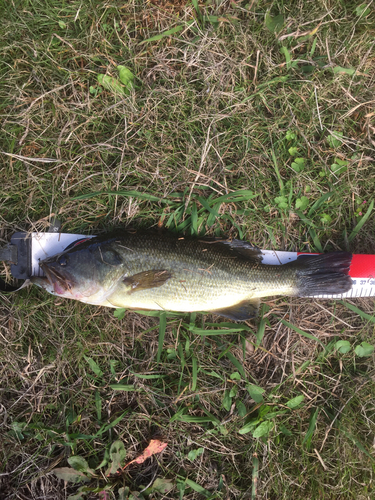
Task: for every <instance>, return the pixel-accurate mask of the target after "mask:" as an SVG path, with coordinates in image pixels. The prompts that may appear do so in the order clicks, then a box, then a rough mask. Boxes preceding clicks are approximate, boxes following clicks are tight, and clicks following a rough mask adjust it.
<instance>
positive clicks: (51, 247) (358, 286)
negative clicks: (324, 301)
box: [12, 233, 375, 299]
mask: <svg viewBox="0 0 375 500" xmlns="http://www.w3.org/2000/svg"><path fill="white" fill-rule="evenodd" d="M18 234H22V233H18ZM23 234H24V233H23ZM15 236H16V235H15ZM90 237H91V236H87V235H83V234H68V233H31V234H29V235H28V238H31V262H30V264H31V265H30V268H31V274H32V276H40V275H41V270H40V267H39V261H40V260H43V259H45V258H46V257H49V256H51V255H55V254H57V253H60V252H62V251H63V250H64V249H65V248H66V247H67V246H68V245H70V244H71V243H73V242H74V241H77V240H80V239H82V238H90ZM12 242H13V240H12ZM262 255H263V260H262V262H263V263H264V264H273V265H278V264H287V263H288V262H291V261H292V260H296V259H297V258H298V257H299V256H303V255H314V254H311V253H310V254H309V253H302V252H278V251H272V250H262ZM349 275H350V276H351V278H352V281H353V286H352V288H351V290H350V291H349V292H347V293H344V294H336V295H316V297H317V298H332V299H341V298H343V297H350V298H355V297H375V255H365V254H353V257H352V262H351V266H350V271H349Z"/></svg>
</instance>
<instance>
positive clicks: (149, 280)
mask: <svg viewBox="0 0 375 500" xmlns="http://www.w3.org/2000/svg"><path fill="white" fill-rule="evenodd" d="M171 276H172V275H171V273H170V272H169V271H166V270H165V269H151V270H149V271H143V272H141V273H138V274H134V275H133V276H127V277H126V278H125V279H124V280H123V283H124V285H125V286H126V287H129V291H128V293H135V292H137V291H139V290H147V289H149V288H156V287H158V286H162V285H164V283H166V282H167V281H168V280H169V278H171Z"/></svg>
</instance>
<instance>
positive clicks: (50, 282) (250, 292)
mask: <svg viewBox="0 0 375 500" xmlns="http://www.w3.org/2000/svg"><path fill="white" fill-rule="evenodd" d="M351 258H352V254H350V253H346V252H334V253H328V254H324V255H315V256H305V257H303V258H300V259H298V260H296V261H293V262H291V263H288V264H284V265H280V266H276V265H275V266H273V265H265V264H262V262H261V259H262V257H261V252H260V250H259V249H257V248H255V247H252V246H251V245H250V244H249V243H246V242H243V241H240V240H218V239H211V240H209V239H198V238H197V239H190V238H185V237H178V236H175V235H173V234H169V233H164V232H147V231H146V232H145V231H124V232H121V233H116V234H110V235H104V236H98V237H94V238H92V239H88V240H84V241H83V242H78V243H76V244H75V245H73V246H72V247H71V248H69V247H68V249H66V250H65V251H64V252H63V253H60V254H58V255H55V256H52V257H49V258H47V259H45V260H43V261H41V262H40V266H41V268H42V270H43V271H44V274H45V277H44V278H37V277H34V278H32V279H31V281H33V282H34V283H35V284H37V285H38V286H41V287H42V288H44V289H46V290H47V291H48V292H50V293H52V294H54V295H58V296H60V297H66V298H70V299H76V300H79V301H81V302H85V303H87V304H96V305H101V306H108V307H117V308H118V307H124V308H128V309H135V310H136V309H147V310H165V311H178V312H193V311H203V312H214V313H217V314H219V315H221V316H225V317H227V318H230V319H234V320H247V319H249V318H252V317H254V316H255V315H256V313H257V310H258V307H259V299H260V298H262V297H268V296H272V295H290V296H301V297H306V296H312V295H317V294H339V293H344V292H347V291H349V290H350V288H351V286H352V285H351V278H350V276H348V272H349V268H350V263H351Z"/></svg>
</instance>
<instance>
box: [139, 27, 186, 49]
mask: <svg viewBox="0 0 375 500" xmlns="http://www.w3.org/2000/svg"><path fill="white" fill-rule="evenodd" d="M183 29H184V26H176V27H175V28H171V29H170V30H167V31H163V33H159V35H155V36H152V37H151V38H147V40H143V41H142V42H140V43H139V45H143V44H144V43H148V42H156V41H157V40H161V39H162V38H165V37H166V36H170V35H174V34H175V33H178V32H179V31H182V30H183Z"/></svg>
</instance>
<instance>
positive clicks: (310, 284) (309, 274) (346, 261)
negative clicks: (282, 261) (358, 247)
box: [287, 252, 352, 297]
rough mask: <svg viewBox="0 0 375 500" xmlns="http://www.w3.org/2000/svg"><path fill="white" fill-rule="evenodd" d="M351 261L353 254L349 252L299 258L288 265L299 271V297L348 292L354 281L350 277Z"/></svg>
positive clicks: (297, 273) (297, 275) (297, 274)
mask: <svg viewBox="0 0 375 500" xmlns="http://www.w3.org/2000/svg"><path fill="white" fill-rule="evenodd" d="M351 261H352V254H351V253H349V252H332V253H327V254H322V255H308V256H306V257H299V258H298V259H297V260H296V261H294V262H291V263H290V264H287V265H290V266H293V267H295V269H296V271H297V272H296V277H297V296H298V297H309V296H310V297H311V296H313V295H321V294H340V293H345V292H348V291H349V290H350V289H351V287H352V280H351V278H350V276H349V275H348V273H349V269H350V264H351Z"/></svg>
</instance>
